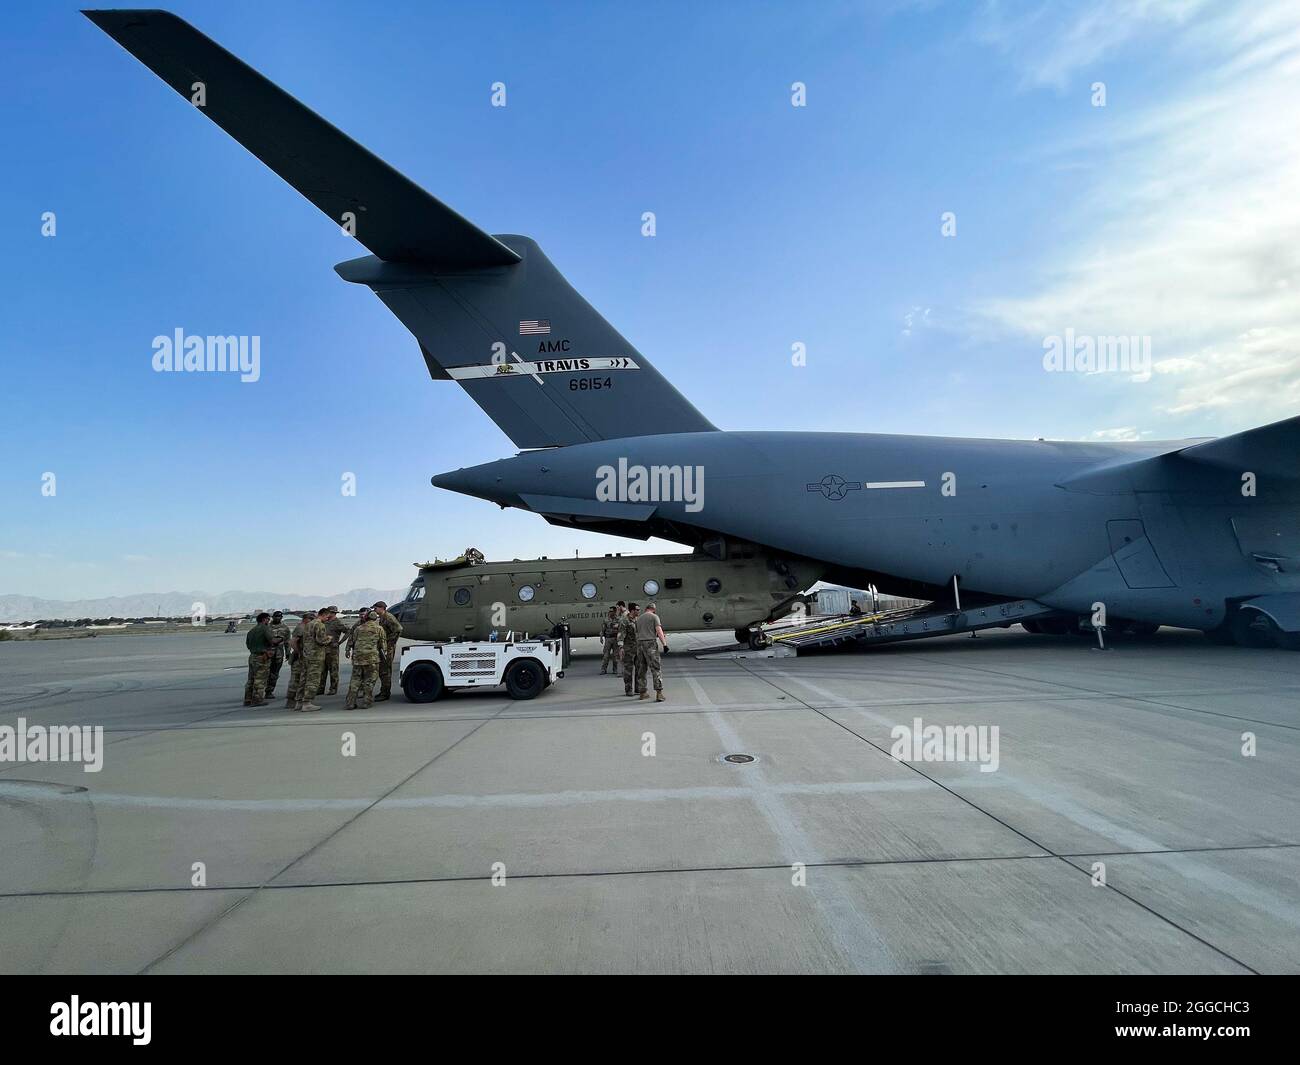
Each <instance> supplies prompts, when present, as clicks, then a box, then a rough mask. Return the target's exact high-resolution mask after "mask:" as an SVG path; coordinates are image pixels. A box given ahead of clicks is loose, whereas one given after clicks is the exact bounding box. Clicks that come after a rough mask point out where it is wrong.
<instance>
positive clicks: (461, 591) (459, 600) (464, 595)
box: [452, 588, 470, 606]
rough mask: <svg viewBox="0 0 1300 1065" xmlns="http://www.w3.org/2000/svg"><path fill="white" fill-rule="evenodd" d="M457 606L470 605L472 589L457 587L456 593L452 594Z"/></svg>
mask: <svg viewBox="0 0 1300 1065" xmlns="http://www.w3.org/2000/svg"><path fill="white" fill-rule="evenodd" d="M452 598H453V599H454V600H455V601H456V605H457V606H469V599H470V591H469V589H468V588H457V589H456V594H455V595H453V596H452Z"/></svg>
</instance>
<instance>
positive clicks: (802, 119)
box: [0, 0, 1300, 598]
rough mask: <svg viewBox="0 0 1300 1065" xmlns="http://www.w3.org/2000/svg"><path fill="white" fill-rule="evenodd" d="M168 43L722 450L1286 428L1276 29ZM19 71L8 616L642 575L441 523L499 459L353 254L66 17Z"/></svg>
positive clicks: (830, 17)
mask: <svg viewBox="0 0 1300 1065" xmlns="http://www.w3.org/2000/svg"><path fill="white" fill-rule="evenodd" d="M172 9H173V10H175V11H177V12H178V13H179V14H180V15H182V16H183V17H185V18H187V19H188V20H189V21H191V22H193V23H194V24H195V25H196V26H198V27H199V28H200V29H201V30H203V31H204V32H205V33H207V34H208V35H209V36H212V37H213V38H215V39H216V40H217V41H219V42H220V43H222V44H223V45H225V46H226V47H227V48H229V49H230V50H231V51H233V52H235V53H236V54H237V55H239V56H240V57H241V58H243V59H245V60H246V61H248V62H250V63H251V64H252V65H253V66H255V67H257V68H258V69H260V70H261V71H262V72H263V73H265V74H267V75H268V76H269V77H271V78H272V79H273V80H275V81H277V82H279V83H280V84H281V85H282V86H284V87H285V88H286V89H287V90H288V91H290V92H291V93H293V94H294V95H295V96H297V97H298V98H299V99H301V100H303V101H304V102H306V103H307V104H308V105H309V106H311V107H313V108H314V109H316V110H317V111H319V112H320V113H322V114H323V115H324V116H325V117H327V118H328V119H330V120H331V121H332V122H334V123H335V124H336V125H338V126H340V127H341V128H342V129H344V130H345V131H347V132H348V133H350V134H351V135H352V136H354V137H356V138H357V139H358V140H360V141H361V142H362V143H363V144H365V145H366V146H367V147H369V148H370V149H371V150H373V151H375V152H376V153H377V154H379V155H380V156H382V157H383V158H385V159H386V160H388V161H389V162H390V163H392V164H393V165H394V166H396V167H397V168H398V169H400V170H402V171H403V172H405V173H406V174H408V175H409V176H410V177H412V178H413V179H414V180H415V181H417V182H418V183H420V184H422V185H424V186H425V187H426V188H428V189H429V190H430V191H431V192H433V193H434V194H435V195H436V196H438V197H439V198H440V199H442V200H444V201H445V202H446V203H448V204H450V205H452V206H453V207H454V208H456V209H457V210H459V211H460V212H461V213H462V214H464V215H465V216H467V217H468V218H470V219H471V220H472V221H474V222H476V223H477V224H478V225H480V226H482V227H483V228H485V229H487V230H489V231H492V232H516V233H525V234H528V235H530V236H532V237H534V238H535V239H536V240H538V241H539V242H540V243H541V245H542V246H543V247H544V248H545V249H546V252H547V254H548V255H549V256H550V258H551V259H552V260H553V261H554V262H555V263H556V265H557V266H559V267H560V269H561V270H563V271H564V272H565V273H566V275H567V276H568V277H569V279H570V280H571V281H572V282H573V283H574V285H575V286H576V287H577V288H578V289H579V291H581V292H582V293H583V294H584V295H585V296H586V297H587V298H588V299H589V300H590V301H591V302H592V303H593V304H594V305H595V306H596V307H597V308H598V309H599V310H600V311H601V312H602V313H603V314H604V315H605V316H606V317H607V318H608V319H609V320H610V321H611V322H613V323H614V325H615V326H616V327H617V328H619V330H620V331H621V332H622V333H623V334H624V335H625V336H627V337H628V338H629V339H630V340H631V341H632V343H633V344H634V345H635V346H636V347H637V348H638V349H639V350H640V351H641V352H642V354H643V355H645V356H646V357H647V358H649V359H650V360H652V361H653V362H654V363H655V365H656V366H658V368H659V369H660V370H661V371H662V372H663V373H665V374H666V375H667V376H668V377H669V378H670V379H671V380H673V381H674V382H675V383H676V384H677V385H678V387H679V388H681V389H682V391H683V392H685V393H686V395H687V396H688V397H689V398H690V399H691V400H692V401H693V402H694V403H695V404H696V405H697V406H698V407H699V408H700V409H701V410H702V411H703V412H704V413H705V414H706V415H707V416H709V417H710V418H711V419H712V420H713V421H714V422H715V423H717V424H718V425H719V426H721V427H723V428H727V429H740V428H774V429H800V428H806V429H820V430H843V431H864V432H902V433H918V434H929V435H951V436H993V437H1037V436H1046V437H1055V438H1062V439H1133V438H1178V437H1186V436H1205V435H1217V434H1221V433H1224V432H1231V431H1234V430H1237V429H1241V428H1246V427H1249V426H1251V425H1257V424H1262V423H1264V422H1267V421H1272V420H1276V419H1278V418H1282V417H1288V416H1290V415H1293V414H1295V413H1296V412H1297V407H1298V406H1300V370H1298V369H1297V366H1298V361H1300V356H1298V355H1297V352H1298V351H1300V312H1298V311H1297V306H1296V304H1297V301H1296V299H1295V292H1296V286H1300V265H1298V258H1297V257H1298V255H1300V251H1298V249H1300V206H1297V198H1296V196H1295V189H1296V188H1297V187H1300V139H1298V138H1300V134H1298V133H1297V127H1296V124H1295V121H1294V116H1295V115H1296V114H1297V113H1300V91H1298V86H1300V73H1298V65H1300V60H1298V58H1297V57H1298V56H1300V13H1297V11H1296V10H1295V6H1294V5H1293V4H1286V3H1282V2H1277V3H1273V2H1271V0H1270V2H1260V3H1251V4H1242V5H1235V4H1227V3H1215V4H1209V3H1204V2H1198V0H1168V2H1161V0H1144V2H1140V3H1139V2H1128V0H1102V2H1092V3H1086V4H1082V3H1081V4H1077V5H1076V4H1070V3H1052V4H1038V3H1022V4H1010V3H1008V4H991V3H983V4H980V3H977V4H969V3H951V4H945V3H937V2H936V3H905V2H886V3H831V2H824V3H817V4H794V3H761V2H733V3H713V4H699V3H665V4H658V5H655V6H654V7H653V8H652V9H648V8H645V7H644V6H642V5H628V4H621V3H613V2H609V3H550V4H548V3H541V2H535V0H534V2H519V3H504V2H484V3H474V4H468V3H463V4H462V3H456V4H452V3H446V4H437V3H426V2H421V3H401V2H398V3H388V4H385V5H383V8H382V13H376V10H375V8H374V7H373V5H362V4H355V5H354V4H348V3H329V2H326V3H321V2H316V0H314V2H312V3H287V2H286V3H280V2H275V0H263V2H259V3H244V2H238V0H237V2H222V3H211V4H209V3H177V4H174V5H173V8H172ZM6 44H7V47H6V63H5V64H4V65H3V67H0V90H3V92H2V93H0V99H3V100H4V104H3V111H0V134H2V135H3V140H4V144H5V145H6V147H7V148H8V152H7V157H8V160H9V162H8V165H6V166H5V167H4V168H3V169H2V170H0V194H2V196H0V199H2V201H3V203H4V211H3V213H2V214H0V232H2V233H3V238H4V249H5V252H6V254H5V255H4V256H3V258H2V259H0V284H2V285H3V290H4V292H5V296H6V298H5V300H4V301H3V303H2V304H0V316H2V317H0V326H2V327H3V328H2V329H0V345H2V348H0V352H2V353H3V367H4V395H5V410H6V412H7V413H8V415H9V418H8V433H7V434H6V435H7V437H8V441H7V444H6V447H5V449H4V452H3V454H4V458H3V460H0V504H2V506H3V511H2V512H0V592H11V593H20V594H26V595H36V596H43V597H49V598H86V597H92V596H100V595H112V594H126V593H132V592H140V591H168V590H207V591H213V592H215V591H223V590H227V589H232V588H246V589H263V590H275V591H284V592H303V593H307V592H330V591H335V590H342V589H345V588H351V587H357V586H379V587H396V586H400V585H402V584H405V583H406V581H407V579H408V577H409V575H410V573H411V570H410V567H409V563H410V562H413V561H417V560H422V559H425V558H429V557H431V556H434V555H440V556H443V557H446V556H447V555H448V554H454V553H458V552H459V550H460V549H461V548H463V547H465V546H466V545H469V544H474V545H476V546H478V547H480V548H482V549H483V550H484V551H486V552H487V554H488V555H489V557H507V558H509V557H515V556H529V555H536V554H548V555H551V556H557V555H571V554H573V552H574V550H575V549H578V550H581V551H582V552H583V553H584V554H586V553H601V552H604V551H609V550H644V549H645V548H644V547H643V546H642V545H638V544H637V543H636V542H634V541H623V540H616V539H613V538H608V537H599V536H594V535H591V534H582V533H575V532H570V531H565V530H559V529H554V528H552V527H550V526H548V525H546V524H545V523H544V522H543V521H542V520H541V519H539V518H537V517H535V516H533V515H529V514H523V513H516V512H501V511H499V510H498V509H497V508H495V507H493V506H491V505H490V504H488V503H485V502H482V501H477V500H470V499H465V498H461V497H457V496H454V495H452V494H449V493H446V492H441V491H438V490H436V489H433V488H432V487H430V485H429V477H430V475H432V474H434V473H437V472H441V471H443V470H448V469H454V468H456V467H459V466H462V465H471V464H474V463H477V462H482V461H487V460H490V459H493V458H500V457H504V456H506V455H508V454H510V453H511V452H512V450H513V449H512V447H511V445H510V443H509V441H508V440H507V439H506V438H505V437H504V436H503V435H502V434H501V433H500V432H499V430H497V428H496V427H495V426H494V425H493V424H492V423H491V422H490V421H489V420H488V419H487V418H486V417H485V416H483V415H482V414H481V413H480V412H479V410H478V408H477V407H476V406H475V405H474V404H473V403H472V402H471V401H470V400H469V399H468V398H467V397H466V396H465V395H464V394H463V393H462V392H461V391H460V390H459V389H458V388H457V387H456V386H454V385H452V384H450V383H447V382H433V381H431V380H429V378H428V375H427V373H426V371H425V369H424V365H423V362H422V360H421V358H420V356H419V352H418V349H417V347H416V344H415V341H414V339H413V338H412V337H411V336H410V335H409V334H408V333H407V332H406V331H405V330H404V329H403V327H402V326H401V325H400V324H399V323H398V322H397V321H396V319H394V318H393V317H392V316H391V315H390V314H389V313H388V311H387V310H386V309H385V308H384V307H383V305H382V304H381V303H380V302H379V301H378V300H377V299H376V298H375V297H374V296H373V295H371V294H370V293H369V292H368V291H366V290H365V289H364V288H361V287H358V286H353V285H347V284H345V283H344V282H342V281H341V280H339V279H338V278H337V277H336V275H335V274H334V273H333V270H332V269H331V267H332V266H333V265H334V264H335V263H337V262H339V261H342V260H344V259H347V258H351V257H354V256H355V255H358V254H362V253H363V252H364V249H361V248H359V247H358V246H357V245H356V244H355V243H354V242H352V241H350V240H348V239H347V238H344V237H343V236H342V235H341V234H340V233H339V232H338V230H337V229H336V228H334V227H332V226H331V225H330V224H329V223H328V222H327V221H325V220H324V219H323V218H322V217H321V216H320V215H319V214H318V212H317V211H316V210H315V209H314V208H313V207H312V206H311V205H310V204H308V203H307V202H306V201H304V200H302V199H301V198H300V197H299V196H298V194H297V193H295V192H294V191H293V190H291V189H290V188H289V187H288V186H287V185H285V184H284V183H283V182H281V181H280V179H279V178H277V177H276V176H275V175H273V174H271V173H270V172H269V171H267V170H266V169H265V168H264V167H263V166H262V165H261V164H260V163H258V162H257V161H256V160H255V159H253V158H252V157H251V156H250V155H248V154H247V153H246V152H245V151H244V150H243V149H242V148H240V147H239V146H238V145H237V144H235V143H234V142H233V141H231V140H230V139H229V138H228V137H227V136H226V135H225V134H224V133H223V132H222V131H221V130H219V129H217V128H216V127H215V126H213V125H212V124H211V123H209V122H207V121H205V120H204V119H202V118H201V116H199V115H198V114H196V113H195V112H194V110H193V109H192V108H190V107H189V106H188V105H187V104H186V103H185V102H184V101H182V100H181V99H180V98H179V97H177V96H176V95H175V94H174V93H173V92H172V91H171V90H170V89H168V88H167V87H166V86H164V85H163V84H162V82H160V81H159V80H158V79H157V78H156V77H155V76H154V75H153V74H152V73H150V72H149V71H148V70H146V69H145V68H144V67H143V66H141V65H140V64H139V63H138V62H137V61H136V60H135V59H134V58H132V57H131V56H129V55H128V54H127V53H126V52H124V51H123V50H122V49H121V48H120V47H119V46H118V45H116V44H115V43H114V42H113V41H111V40H110V39H109V38H107V37H106V36H105V35H104V34H103V33H101V32H100V31H99V30H98V29H96V28H95V27H94V26H93V25H91V24H90V23H89V22H88V21H87V20H85V19H84V18H82V17H81V16H80V15H79V14H78V13H77V9H76V7H75V6H74V5H70V4H63V3H57V2H54V3H50V2H46V3H24V2H21V0H20V2H17V3H11V4H9V5H8V7H7V12H6ZM495 81H504V82H505V83H506V86H507V91H508V101H509V102H508V106H507V107H505V108H493V107H491V106H490V99H489V96H490V86H491V85H492V83H493V82H495ZM795 81H802V82H804V83H805V84H806V85H807V101H808V102H807V106H806V107H802V108H796V107H792V106H791V102H790V97H791V84H792V83H793V82H795ZM1095 82H1103V83H1104V85H1105V92H1106V106H1105V107H1096V106H1093V102H1092V100H1093V90H1092V86H1093V84H1094V83H1095ZM46 211H53V212H55V214H56V217H57V235H56V236H54V237H52V238H51V237H44V236H42V235H41V216H42V214H43V212H46ZM644 211H654V212H655V214H656V216H657V222H658V232H657V235H656V236H655V237H653V238H646V237H643V236H642V235H641V231H640V219H641V215H642V212H644ZM949 211H951V212H954V213H955V215H956V225H957V230H956V236H953V237H944V236H943V235H942V234H941V229H940V226H941V216H942V215H943V213H944V212H949ZM177 327H181V328H183V329H185V330H186V331H187V332H190V333H198V334H208V333H219V334H229V333H240V334H256V335H259V336H260V337H261V338H262V340H261V343H262V376H261V380H259V381H258V382H256V383H254V384H242V383H239V382H238V381H237V380H235V379H233V378H226V379H217V378H214V377H211V376H208V375H201V374H200V375H184V374H173V375H168V374H157V373H154V372H153V371H152V369H151V365H150V360H151V356H152V348H151V341H152V338H153V337H154V336H156V335H158V334H166V333H171V332H172V331H173V330H174V329H175V328H177ZM1067 329H1072V330H1074V331H1075V332H1076V333H1080V334H1091V335H1110V334H1122V335H1144V336H1149V337H1150V338H1151V348H1152V354H1153V360H1154V370H1155V372H1154V373H1153V374H1152V375H1151V376H1150V380H1147V381H1134V380H1133V379H1132V377H1131V375H1126V374H1097V375H1092V376H1088V375H1081V374H1059V373H1057V374H1053V373H1046V372H1044V370H1043V367H1042V356H1043V350H1044V348H1043V345H1044V338H1045V337H1047V336H1050V335H1056V334H1063V333H1064V332H1065V330H1067ZM796 342H802V343H803V344H805V345H806V348H807V365H806V366H802V367H795V366H792V365H791V359H790V353H791V345H792V344H793V343H796ZM345 471H348V472H353V473H355V474H356V476H357V495H356V497H355V498H349V497H344V496H343V495H342V494H341V493H340V490H339V488H340V478H341V475H342V473H343V472H345ZM47 472H52V473H54V474H55V476H56V477H57V494H56V495H55V496H53V497H49V496H45V495H42V492H41V485H42V476H43V474H45V473H47Z"/></svg>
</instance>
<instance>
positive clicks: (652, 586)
mask: <svg viewBox="0 0 1300 1065" xmlns="http://www.w3.org/2000/svg"><path fill="white" fill-rule="evenodd" d="M641 590H642V591H643V592H645V594H646V595H658V594H659V582H658V581H656V580H648V581H646V582H645V584H643V585H642V586H641Z"/></svg>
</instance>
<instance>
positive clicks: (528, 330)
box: [519, 318, 551, 337]
mask: <svg viewBox="0 0 1300 1065" xmlns="http://www.w3.org/2000/svg"><path fill="white" fill-rule="evenodd" d="M550 331H551V321H550V319H549V318H542V319H539V320H538V321H536V322H520V323H519V335H520V336H521V337H526V336H537V335H539V334H541V333H549V332H550Z"/></svg>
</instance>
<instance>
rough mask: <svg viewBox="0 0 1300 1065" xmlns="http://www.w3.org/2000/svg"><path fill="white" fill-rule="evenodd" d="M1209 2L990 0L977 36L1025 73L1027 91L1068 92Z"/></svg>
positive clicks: (980, 18) (979, 20) (981, 14)
mask: <svg viewBox="0 0 1300 1065" xmlns="http://www.w3.org/2000/svg"><path fill="white" fill-rule="evenodd" d="M1205 3H1206V0H1072V2H1066V0H1042V2H1040V3H1038V4H1032V5H1026V4H1024V3H1014V4H1006V3H1002V2H1000V0H985V3H984V4H983V6H982V7H981V8H980V11H979V13H978V15H977V16H976V19H975V36H976V38H977V39H978V40H979V41H980V42H981V43H983V44H988V45H992V46H994V47H996V48H997V49H998V50H999V51H1001V52H1003V53H1004V54H1005V55H1006V56H1007V57H1008V59H1009V60H1010V61H1011V62H1012V63H1013V64H1014V65H1015V66H1016V67H1017V68H1019V70H1020V75H1021V81H1022V84H1023V85H1024V86H1025V87H1028V88H1037V87H1044V86H1047V87H1051V88H1055V89H1064V88H1066V86H1067V84H1068V83H1069V82H1070V81H1071V80H1072V79H1074V78H1075V77H1077V76H1078V75H1079V74H1080V72H1081V71H1086V70H1087V68H1088V67H1090V66H1092V65H1094V64H1095V63H1097V62H1098V61H1099V60H1101V59H1102V58H1104V57H1106V56H1107V55H1109V54H1110V53H1113V52H1114V51H1116V50H1117V49H1118V48H1120V47H1121V46H1123V45H1125V44H1128V43H1130V42H1132V41H1134V40H1136V39H1139V38H1141V37H1143V36H1145V35H1148V34H1150V33H1152V32H1158V31H1163V30H1167V29H1168V28H1169V27H1170V26H1177V25H1180V24H1181V23H1183V22H1185V21H1186V20H1187V19H1189V18H1190V17H1191V16H1193V15H1194V14H1195V13H1196V11H1197V10H1198V9H1199V8H1201V7H1203V6H1204V4H1205Z"/></svg>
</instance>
